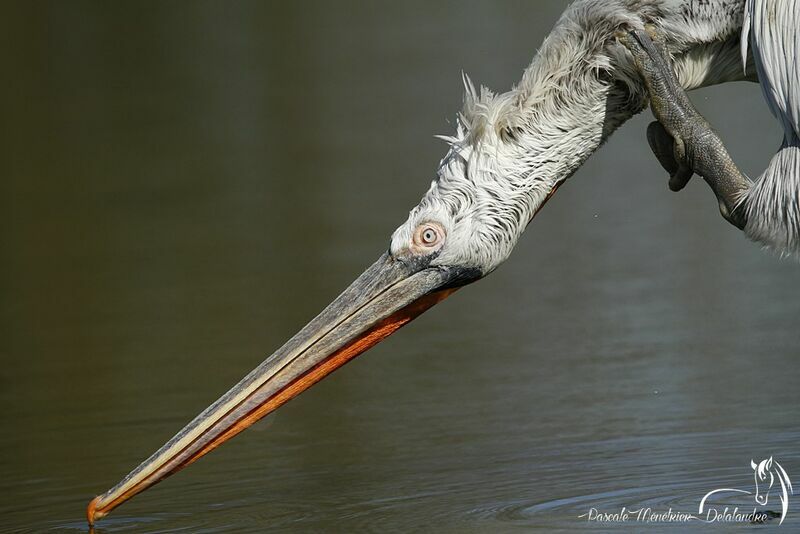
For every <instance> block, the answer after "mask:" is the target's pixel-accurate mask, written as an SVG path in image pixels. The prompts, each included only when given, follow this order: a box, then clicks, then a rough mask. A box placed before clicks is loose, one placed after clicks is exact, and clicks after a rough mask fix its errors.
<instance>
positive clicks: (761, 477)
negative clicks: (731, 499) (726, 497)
mask: <svg viewBox="0 0 800 534" xmlns="http://www.w3.org/2000/svg"><path fill="white" fill-rule="evenodd" d="M750 467H751V468H752V469H753V478H754V480H755V483H756V491H755V493H753V492H750V491H747V490H740V489H735V488H720V489H715V490H713V491H709V492H708V493H706V494H705V496H704V497H703V498H702V499H701V500H700V507H699V509H698V511H699V513H701V514H702V513H703V510H705V508H706V501H707V500H708V498H709V497H711V496H712V495H714V494H716V493H743V494H745V495H754V497H755V501H756V503H757V504H760V505H761V506H765V505H766V504H767V503H768V502H769V495H770V492H772V491H776V492H778V498H779V499H780V501H781V520H780V523H783V519H784V518H785V517H786V512H787V511H788V510H789V495H793V494H794V490H793V489H792V481H791V480H789V475H788V474H786V470H785V469H784V468H783V467H782V466H781V464H779V463H778V461H777V460H773V459H772V456H770V457H769V458H767V459H766V460H761V461H760V462H758V463H756V462H755V461H753V460H752V459H751V460H750ZM776 482H777V484H776Z"/></svg>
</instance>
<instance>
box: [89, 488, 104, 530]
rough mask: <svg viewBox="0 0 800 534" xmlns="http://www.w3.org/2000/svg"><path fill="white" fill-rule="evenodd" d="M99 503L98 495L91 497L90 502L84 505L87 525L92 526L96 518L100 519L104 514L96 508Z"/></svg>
mask: <svg viewBox="0 0 800 534" xmlns="http://www.w3.org/2000/svg"><path fill="white" fill-rule="evenodd" d="M99 504H100V495H98V496H97V497H95V498H94V499H92V502H90V503H89V506H87V507H86V519H87V521H89V526H90V527H93V526H94V522H95V521H96V520H98V519H101V518H102V517H104V516H105V515H106V514H105V512H103V511H102V510H98V509H97V506H98V505H99Z"/></svg>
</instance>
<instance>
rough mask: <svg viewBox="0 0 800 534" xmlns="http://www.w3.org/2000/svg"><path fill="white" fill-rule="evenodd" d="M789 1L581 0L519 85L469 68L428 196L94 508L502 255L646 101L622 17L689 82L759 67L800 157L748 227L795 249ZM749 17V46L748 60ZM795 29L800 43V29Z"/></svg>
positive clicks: (154, 475) (759, 202)
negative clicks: (487, 81)
mask: <svg viewBox="0 0 800 534" xmlns="http://www.w3.org/2000/svg"><path fill="white" fill-rule="evenodd" d="M745 4H747V5H745ZM790 4H791V6H794V5H795V4H794V2H793V1H784V0H752V1H751V0H747V2H745V0H706V1H702V2H701V1H688V0H686V1H681V0H578V1H576V2H575V3H573V4H572V5H571V6H570V7H569V8H568V9H567V10H566V12H565V13H564V14H563V15H562V16H561V18H560V19H559V20H558V22H557V23H556V25H555V27H554V29H553V30H552V32H551V33H550V35H549V36H548V37H547V38H546V39H545V41H544V43H543V44H542V46H541V48H540V50H539V51H538V53H537V54H536V56H535V58H534V59H533V62H532V63H531V65H530V66H529V67H528V68H527V69H526V70H525V72H524V74H523V76H522V79H521V81H520V82H519V83H518V84H517V85H516V86H515V87H513V88H512V89H511V90H510V91H508V92H506V93H501V94H495V93H493V92H491V91H489V90H488V89H486V88H484V87H481V88H480V89H479V90H476V89H475V88H474V87H473V85H472V83H471V82H469V80H467V79H466V78H465V87H466V94H465V97H464V107H463V112H462V113H461V114H460V116H459V118H458V121H457V126H456V131H455V133H454V134H453V135H452V136H450V137H446V140H447V141H448V143H449V150H448V151H447V153H446V155H445V156H444V158H443V159H442V161H441V164H440V165H439V168H438V169H437V171H436V174H435V177H434V179H433V181H432V183H431V184H430V188H429V189H428V191H427V192H426V193H425V195H424V196H423V198H422V200H421V201H420V203H419V204H418V205H417V206H416V207H414V208H413V209H412V210H411V212H410V213H409V216H408V218H407V220H406V221H405V222H403V223H402V224H401V225H400V226H399V227H398V228H397V229H396V230H395V231H394V233H393V234H392V235H391V238H390V240H389V246H388V248H387V250H386V252H384V253H383V254H382V255H381V256H380V258H379V259H378V260H377V261H376V262H375V263H374V264H373V265H372V266H370V267H369V268H368V269H367V270H366V271H365V272H364V273H363V274H361V275H360V276H359V277H358V278H357V279H356V280H355V281H354V282H353V283H352V285H350V286H349V287H348V288H347V289H345V291H344V292H343V293H342V294H341V295H339V296H338V297H337V298H336V299H335V300H334V301H333V302H332V303H331V304H330V305H329V306H328V307H327V308H325V309H324V310H323V311H322V312H321V313H320V314H319V315H318V316H317V317H316V318H314V319H313V320H312V321H311V322H310V323H308V325H306V326H305V327H304V328H303V329H302V330H300V332H298V333H297V334H296V335H295V336H294V337H292V338H291V339H290V340H289V341H287V342H286V343H285V344H284V345H283V346H282V347H280V348H279V349H278V350H277V351H276V352H275V353H274V354H272V355H271V356H270V357H269V358H267V359H266V360H265V361H264V362H263V363H262V364H261V365H259V366H258V367H257V368H256V369H254V370H253V371H251V372H250V373H249V374H248V375H247V376H245V378H243V379H242V380H241V381H240V382H239V383H238V384H236V385H235V386H233V388H231V389H230V391H228V392H227V393H225V394H224V395H223V396H222V397H220V398H219V399H218V400H217V401H216V402H214V403H213V404H211V405H210V406H209V407H208V408H206V409H205V410H204V411H203V412H202V413H201V414H199V415H198V416H197V417H195V418H194V419H193V420H192V421H191V422H189V424H187V425H186V427H184V428H183V429H182V430H180V431H179V432H178V433H177V434H176V435H175V436H174V437H173V438H172V439H170V440H169V441H168V442H167V443H166V444H164V445H163V446H162V447H161V448H160V449H158V450H157V451H156V452H155V453H154V454H153V455H152V456H150V457H149V458H147V459H146V460H145V461H144V462H143V463H142V464H141V465H139V466H138V467H136V468H135V469H134V470H133V471H131V472H130V474H128V475H127V476H126V477H125V478H123V479H122V480H121V481H120V482H119V483H118V484H117V485H116V486H114V487H113V488H111V489H110V490H108V491H107V492H105V493H103V494H102V495H99V496H98V497H96V498H95V499H94V500H92V502H91V503H90V504H89V506H88V509H87V516H88V520H89V523H90V524H93V523H94V522H95V521H96V520H97V519H99V518H102V517H103V516H105V515H107V514H108V513H109V512H110V511H111V510H113V509H114V508H116V507H117V506H119V505H120V504H122V503H123V502H125V501H126V500H128V499H130V498H131V497H133V496H134V495H136V494H138V493H140V492H142V491H144V490H145V489H147V488H149V487H150V486H152V485H154V484H156V483H157V482H159V481H161V480H163V479H165V478H166V477H168V476H169V475H171V474H173V473H175V472H176V471H178V470H180V469H182V468H184V467H186V466H187V465H189V464H191V463H192V462H194V461H196V460H197V459H199V458H200V457H201V456H203V455H205V454H206V453H208V452H209V451H211V450H213V449H214V448H216V447H218V446H219V445H221V444H222V443H224V442H225V441H227V440H228V439H230V438H231V437H233V436H235V435H236V434H238V433H239V432H241V431H242V430H244V429H245V428H247V427H248V426H250V425H251V424H253V423H254V422H255V421H257V420H258V419H260V418H261V417H264V416H265V415H267V414H268V413H270V412H271V411H273V410H275V409H276V408H278V407H279V406H281V405H282V404H283V403H285V402H287V401H288V400H290V399H291V398H292V397H294V396H295V395H297V394H299V393H301V392H302V391H304V390H305V389H307V388H309V387H310V386H311V385H313V384H314V383H316V382H317V381H319V380H321V379H322V378H324V377H325V376H326V375H327V374H329V373H331V372H332V371H334V370H335V369H337V368H338V367H340V366H341V365H343V364H344V363H346V362H347V361H349V360H350V359H352V358H354V357H355V356H357V355H359V354H361V353H362V352H364V351H365V350H367V349H368V348H370V347H372V346H373V345H375V344H376V343H378V342H379V341H381V340H382V339H384V338H385V337H386V336H388V335H390V334H391V333H393V332H394V331H395V330H397V329H398V328H400V327H401V326H403V325H404V324H406V323H408V322H409V321H411V320H412V319H414V318H415V317H417V316H418V315H419V314H421V313H422V312H424V311H425V310H427V309H429V308H430V307H431V306H433V305H434V304H436V303H437V302H439V301H441V300H442V299H444V298H446V297H447V296H449V295H451V294H452V293H453V292H454V291H456V290H457V289H458V288H460V287H463V286H465V285H467V284H469V283H472V282H474V281H476V280H478V279H480V278H482V277H484V276H486V275H488V274H489V273H491V272H492V271H493V270H495V269H496V268H497V267H498V266H499V265H500V264H501V263H502V262H503V261H504V260H505V259H506V258H507V257H508V256H509V254H510V253H511V251H512V249H513V248H514V246H515V244H516V243H517V241H518V239H519V238H520V236H521V234H522V232H523V231H524V229H525V227H526V226H527V225H528V223H529V222H530V221H531V219H532V218H533V217H534V215H535V214H536V213H537V211H538V210H539V209H540V208H541V207H542V206H543V205H544V203H545V202H546V201H547V199H549V198H550V197H551V196H552V195H553V193H554V192H555V191H556V189H557V188H558V187H559V185H561V184H562V183H564V181H565V180H566V179H567V178H569V177H570V176H571V175H572V173H574V172H575V170H576V169H577V168H578V167H579V166H580V165H581V164H582V163H583V162H584V161H585V160H586V159H587V158H588V157H589V156H590V155H591V154H592V153H593V152H594V151H595V150H596V149H597V148H598V147H600V145H602V144H603V142H604V141H605V140H606V139H607V138H608V136H610V135H611V133H612V132H613V131H614V130H615V129H616V128H617V127H619V126H620V125H621V124H622V123H624V122H625V121H626V120H627V119H629V118H630V117H632V116H633V115H635V114H636V113H639V112H640V111H642V110H643V109H644V108H645V106H646V105H647V103H648V101H649V98H650V96H651V92H650V91H649V88H648V85H647V84H646V83H645V79H644V78H643V76H642V71H641V65H640V64H637V62H636V61H635V52H634V53H632V51H631V50H630V49H629V48H627V47H626V46H625V45H624V44H621V43H620V39H619V38H618V35H619V32H620V31H623V32H626V31H634V32H643V31H645V26H646V25H648V24H649V25H653V26H655V27H657V28H658V31H659V32H660V35H663V43H662V44H663V47H664V49H665V50H666V54H668V56H669V57H670V61H671V67H672V70H674V76H675V79H676V80H677V82H676V83H677V84H678V85H679V89H680V90H688V89H694V88H697V87H703V86H707V85H712V84H717V83H722V82H728V81H734V80H742V79H750V80H756V79H761V80H762V86H764V88H765V93H766V94H767V98H768V101H770V102H771V108H772V110H773V112H774V113H776V115H778V116H779V117H781V118H782V120H783V121H784V124H785V128H786V130H787V131H790V130H792V128H793V130H792V131H793V132H794V137H790V136H788V134H787V142H786V143H785V144H786V147H788V148H787V149H786V151H789V150H791V151H792V154H795V155H788V154H787V155H786V156H785V157H786V159H787V160H791V161H793V162H794V163H793V164H794V165H795V166H794V169H795V174H794V175H789V174H786V173H785V172H783V170H779V169H778V168H777V164H776V168H775V169H773V168H772V166H771V167H770V169H769V170H768V172H767V173H765V175H764V176H763V177H762V178H761V181H760V182H757V183H756V184H755V185H754V186H753V189H752V193H750V196H749V198H748V201H747V202H748V203H752V207H748V212H747V213H748V216H747V223H746V225H745V226H744V228H745V231H746V232H747V233H748V235H750V236H751V237H753V238H755V239H758V240H761V241H762V242H765V243H769V244H770V245H771V246H774V247H776V248H779V249H781V247H783V248H782V249H785V250H795V249H796V247H797V243H798V241H797V231H796V230H797V221H798V220H800V217H798V212H797V209H798V202H797V188H796V184H797V180H798V175H797V173H796V170H797V166H796V162H797V159H796V149H797V133H796V132H797V131H798V129H797V124H798V113H797V110H798V106H797V104H798V102H797V101H796V98H797V96H796V95H797V90H796V87H790V89H792V90H793V91H794V92H790V94H789V95H788V99H787V93H786V86H785V85H781V83H782V81H783V80H784V78H782V77H780V76H778V77H777V78H774V77H772V74H771V71H770V70H769V69H770V66H772V65H775V64H776V63H777V64H781V62H782V64H783V69H784V71H785V72H786V73H788V75H790V76H794V77H795V78H796V76H797V72H798V71H797V66H796V65H791V66H789V65H787V64H786V63H787V62H792V63H793V62H794V58H793V57H792V58H791V59H787V58H781V57H780V54H779V53H778V51H777V50H774V46H773V45H772V44H770V43H772V41H771V40H770V38H769V35H771V34H770V33H769V24H768V20H767V19H766V18H763V17H760V16H756V15H754V14H755V13H756V11H757V10H758V9H769V8H770V6H773V7H775V6H781V5H783V6H784V10H787V9H788V10H789V11H792V10H794V15H795V16H796V15H797V13H796V10H797V8H796V7H790V8H786V7H785V6H787V5H790ZM746 9H747V10H749V11H747V10H746ZM746 13H747V17H746ZM795 20H796V17H795ZM784 22H786V21H784ZM745 23H746V24H747V28H746V30H748V31H745V32H744V34H745V35H746V36H747V35H749V37H745V39H746V40H747V39H749V41H748V42H749V43H751V46H750V47H749V48H748V49H747V52H746V54H745V59H744V62H743V61H742V54H741V50H742V48H741V42H742V34H743V25H744V24H745ZM786 23H789V22H786ZM791 23H792V24H793V23H794V22H791ZM765 27H766V29H765ZM792 31H794V30H792ZM748 32H749V33H748ZM765 35H766V37H765ZM794 38H795V44H796V32H795V36H794ZM637 65H638V66H637ZM784 71H782V72H784ZM793 79H794V78H793ZM765 80H766V81H765ZM781 103H783V104H781ZM781 105H784V107H781ZM783 151H784V149H783V148H782V152H781V154H782V153H783ZM776 157H777V156H776ZM781 158H784V156H783V155H781ZM781 165H783V164H781ZM781 169H783V167H781ZM789 176H791V179H788V178H787V177H789ZM780 177H783V178H780ZM782 180H783V181H782ZM792 187H794V189H791V188H792ZM767 190H770V191H767ZM787 194H788V195H794V196H793V197H791V198H793V199H794V201H793V202H792V203H788V204H787V203H784V204H783V205H781V204H780V200H779V199H784V198H785V197H786V195H787ZM770 195H773V196H770ZM770 203H772V204H774V205H771V204H770Z"/></svg>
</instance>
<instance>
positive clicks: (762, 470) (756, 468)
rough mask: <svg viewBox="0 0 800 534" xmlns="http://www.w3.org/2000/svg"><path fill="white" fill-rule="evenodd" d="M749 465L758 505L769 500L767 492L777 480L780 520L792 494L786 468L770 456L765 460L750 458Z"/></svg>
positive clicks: (784, 513)
mask: <svg viewBox="0 0 800 534" xmlns="http://www.w3.org/2000/svg"><path fill="white" fill-rule="evenodd" d="M750 467H752V468H753V478H754V479H755V482H756V502H757V503H758V504H760V505H762V506H763V505H765V504H767V502H768V501H769V492H770V491H771V490H772V486H773V485H774V484H775V481H776V480H777V481H778V483H779V484H780V487H781V488H780V491H781V492H780V495H779V497H780V500H781V511H782V514H781V522H783V518H784V516H786V510H787V509H788V508H789V495H790V494H794V490H793V488H792V481H791V480H789V475H787V474H786V470H784V468H783V467H782V466H781V464H779V463H778V462H777V461H773V460H772V456H770V457H769V458H767V459H766V460H761V461H760V462H758V463H755V462H754V461H753V460H750Z"/></svg>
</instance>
